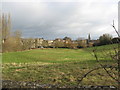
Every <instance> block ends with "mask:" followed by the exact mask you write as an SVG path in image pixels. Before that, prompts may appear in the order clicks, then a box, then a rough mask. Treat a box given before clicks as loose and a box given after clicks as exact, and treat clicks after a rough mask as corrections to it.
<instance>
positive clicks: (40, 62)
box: [2, 44, 117, 87]
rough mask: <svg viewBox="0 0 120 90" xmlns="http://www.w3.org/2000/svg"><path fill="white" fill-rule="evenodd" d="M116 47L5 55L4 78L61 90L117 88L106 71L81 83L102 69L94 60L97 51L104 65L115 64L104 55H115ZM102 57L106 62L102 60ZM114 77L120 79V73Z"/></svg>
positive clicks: (60, 49)
mask: <svg viewBox="0 0 120 90" xmlns="http://www.w3.org/2000/svg"><path fill="white" fill-rule="evenodd" d="M113 47H117V45H116V44H113V45H104V46H98V47H91V48H82V49H62V48H55V49H50V48H49V49H47V48H46V49H33V50H28V51H19V52H9V53H3V54H2V63H3V64H2V78H3V80H12V81H25V82H36V83H39V84H52V85H58V86H61V87H62V86H71V87H72V86H76V85H79V86H85V85H87V86H90V85H93V86H96V85H98V86H99V85H102V86H103V85H104V86H105V85H106V86H117V82H116V81H114V80H113V79H112V78H111V77H110V76H108V74H107V73H106V72H105V71H104V70H103V68H101V69H98V70H95V71H93V72H92V73H90V74H89V75H87V76H86V78H84V79H83V80H82V82H79V80H80V79H81V78H82V77H83V75H84V74H86V73H87V72H88V71H90V70H92V69H94V68H96V67H100V65H99V63H98V62H97V61H96V59H95V57H94V56H93V52H92V50H93V49H95V48H96V49H97V53H98V56H99V58H100V62H101V63H102V64H105V65H113V64H115V61H113V60H111V59H110V58H109V57H107V56H104V55H103V51H106V52H109V51H112V52H113V49H112V48H113ZM101 56H104V58H102V59H101ZM107 69H108V70H109V69H110V68H107ZM112 75H113V76H115V77H117V71H115V73H112ZM106 77H107V78H106Z"/></svg>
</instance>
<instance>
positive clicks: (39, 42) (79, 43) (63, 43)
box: [21, 35, 98, 48]
mask: <svg viewBox="0 0 120 90" xmlns="http://www.w3.org/2000/svg"><path fill="white" fill-rule="evenodd" d="M96 42H98V40H91V39H90V35H89V36H88V39H83V40H72V39H71V38H69V37H65V38H63V39H62V38H56V39H55V40H45V39H43V38H35V39H24V38H22V39H21V43H22V45H25V44H26V43H27V45H29V48H44V47H46V48H47V47H51V48H54V47H58V48H59V47H62V48H63V47H65V48H76V47H79V48H80V47H90V46H93V45H94V43H96Z"/></svg>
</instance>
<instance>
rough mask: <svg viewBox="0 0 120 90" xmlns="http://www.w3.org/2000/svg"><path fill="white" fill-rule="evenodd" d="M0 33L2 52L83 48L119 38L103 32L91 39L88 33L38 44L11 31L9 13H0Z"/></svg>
mask: <svg viewBox="0 0 120 90" xmlns="http://www.w3.org/2000/svg"><path fill="white" fill-rule="evenodd" d="M0 21H1V22H0V25H1V27H2V28H0V31H1V32H2V35H0V36H1V37H0V39H1V42H2V43H1V44H0V45H2V52H12V51H22V50H29V49H32V48H41V47H43V48H73V49H75V48H85V47H91V46H98V45H106V44H112V43H118V42H119V41H120V39H118V38H117V37H116V38H113V37H112V35H110V34H103V35H102V36H100V37H99V39H98V40H91V39H90V38H91V37H90V34H89V35H88V39H83V38H78V39H77V40H72V39H71V38H70V37H64V38H63V39H60V38H57V39H55V40H53V41H52V42H51V43H49V40H44V39H43V41H42V43H41V45H38V44H39V43H40V42H38V41H37V39H34V38H27V39H23V38H21V35H22V33H21V32H20V31H19V30H16V31H15V32H12V30H11V27H12V24H11V16H10V14H2V16H1V17H0Z"/></svg>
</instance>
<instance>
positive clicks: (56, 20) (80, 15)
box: [3, 0, 117, 39]
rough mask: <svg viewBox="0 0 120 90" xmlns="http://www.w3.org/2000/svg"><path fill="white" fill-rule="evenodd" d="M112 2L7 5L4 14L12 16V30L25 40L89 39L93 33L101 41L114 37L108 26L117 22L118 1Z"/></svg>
mask: <svg viewBox="0 0 120 90" xmlns="http://www.w3.org/2000/svg"><path fill="white" fill-rule="evenodd" d="M105 1H108V0H105ZM112 3H113V2H112ZM112 3H108V2H105V3H104V2H103V1H102V3H100V2H99V3H97V2H95V1H94V0H93V2H79V3H78V2H74V3H68V2H62V3H57V2H47V3H45V2H44V3H35V2H34V3H25V2H21V3H17V2H16V3H15V2H12V3H7V2H6V3H3V12H10V13H11V15H12V24H13V31H14V30H16V29H17V30H21V31H22V33H23V37H43V38H46V39H54V38H56V37H61V38H63V37H64V36H69V37H71V38H73V39H76V38H77V37H85V38H86V37H87V35H88V33H91V34H92V37H93V38H98V37H99V36H100V35H101V34H103V33H104V32H108V33H110V34H113V32H112V27H111V28H110V26H109V25H110V23H111V22H112V20H113V19H116V21H117V10H116V5H117V2H116V1H114V3H113V4H112ZM108 9H110V10H108ZM106 29H110V30H109V31H107V30H106ZM111 32H112V33H111Z"/></svg>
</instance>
